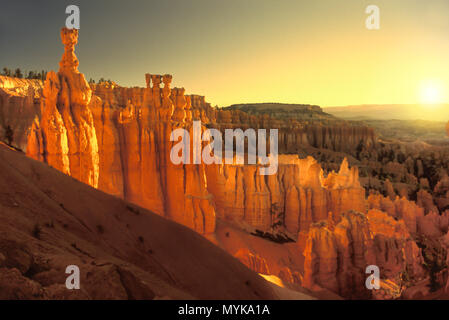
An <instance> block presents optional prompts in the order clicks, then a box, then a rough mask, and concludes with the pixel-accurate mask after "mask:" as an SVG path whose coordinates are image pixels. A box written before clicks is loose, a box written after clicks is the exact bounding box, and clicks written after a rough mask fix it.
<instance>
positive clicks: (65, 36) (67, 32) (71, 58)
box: [59, 28, 79, 72]
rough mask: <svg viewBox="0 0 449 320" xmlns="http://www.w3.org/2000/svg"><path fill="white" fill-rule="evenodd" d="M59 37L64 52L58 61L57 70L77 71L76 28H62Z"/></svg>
mask: <svg viewBox="0 0 449 320" xmlns="http://www.w3.org/2000/svg"><path fill="white" fill-rule="evenodd" d="M61 39H62V43H63V44H64V54H63V55H62V60H61V62H59V67H60V69H59V71H60V72H64V71H72V72H78V65H79V61H78V58H77V57H76V55H75V46H76V44H77V43H78V30H77V29H67V28H62V29H61Z"/></svg>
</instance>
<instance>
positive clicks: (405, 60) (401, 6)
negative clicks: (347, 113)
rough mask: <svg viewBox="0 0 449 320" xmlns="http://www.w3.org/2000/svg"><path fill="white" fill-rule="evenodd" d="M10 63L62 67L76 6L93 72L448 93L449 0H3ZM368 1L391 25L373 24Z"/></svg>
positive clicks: (336, 101) (378, 92)
mask: <svg viewBox="0 0 449 320" xmlns="http://www.w3.org/2000/svg"><path fill="white" fill-rule="evenodd" d="M0 3H1V5H0V8H1V9H0V48H1V49H0V68H3V66H7V67H9V68H11V69H12V68H16V67H20V68H21V69H22V70H41V69H45V70H57V69H58V68H59V66H58V63H59V61H60V59H61V55H62V53H63V46H62V44H61V41H60V35H59V32H60V28H61V27H63V26H64V25H65V20H66V17H67V14H66V13H65V8H66V6H68V5H70V4H75V5H78V6H79V8H80V12H81V25H80V39H79V44H78V46H77V48H76V54H77V56H78V58H79V60H80V67H79V70H80V71H81V72H83V73H84V74H85V76H86V78H87V79H90V78H93V79H97V80H98V79H99V78H101V77H103V78H105V79H111V80H113V81H115V82H116V83H118V84H119V85H122V86H141V87H143V86H144V85H145V77H144V74H145V73H152V74H165V73H170V74H173V75H174V80H173V85H174V86H178V87H185V88H186V91H187V92H188V93H195V94H200V95H205V96H206V100H207V101H209V102H210V103H211V104H212V105H218V106H228V105H231V104H236V103H256V102H283V103H305V104H316V105H320V106H323V107H326V106H343V105H358V104H413V103H427V102H428V103H430V102H449V1H447V0H426V1H423V0H394V1H392V0H370V1H365V0H345V1H335V0H307V1H306V0H226V1H224V0H164V1H149V0H128V1H116V0H107V1H104V0H95V1H84V0H80V1H66V0H58V1H54V0H39V1H36V0H15V1H7V0H0ZM368 5H377V6H378V7H379V8H380V30H368V29H367V28H366V27H365V20H366V19H367V17H368V14H366V13H365V9H366V7H367V6H368Z"/></svg>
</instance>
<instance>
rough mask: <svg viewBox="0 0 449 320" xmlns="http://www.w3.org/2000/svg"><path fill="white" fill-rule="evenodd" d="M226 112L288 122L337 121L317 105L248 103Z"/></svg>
mask: <svg viewBox="0 0 449 320" xmlns="http://www.w3.org/2000/svg"><path fill="white" fill-rule="evenodd" d="M224 109H225V110H240V111H243V112H246V113H248V114H251V115H263V114H267V115H269V116H271V117H273V118H276V119H281V120H286V119H295V120H309V121H310V120H336V117H335V116H333V115H331V114H329V113H326V112H324V111H323V109H322V108H321V107H319V106H316V105H309V104H287V103H247V104H234V105H231V106H229V107H227V108H224Z"/></svg>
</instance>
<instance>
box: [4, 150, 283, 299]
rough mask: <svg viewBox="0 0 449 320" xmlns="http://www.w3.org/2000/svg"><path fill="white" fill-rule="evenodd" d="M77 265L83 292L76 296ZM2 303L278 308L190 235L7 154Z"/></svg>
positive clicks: (245, 272) (260, 287)
mask: <svg viewBox="0 0 449 320" xmlns="http://www.w3.org/2000/svg"><path fill="white" fill-rule="evenodd" d="M68 265H77V266H79V268H80V271H81V290H72V291H71V290H67V289H66V287H65V281H66V277H67V276H68V275H66V274H65V269H66V267H67V266H68ZM0 288H1V290H0V299H14V298H19V299H45V298H53V299H76V298H80V299H153V298H175V299H184V298H186V299H189V298H200V299H275V298H277V297H278V295H276V294H275V293H274V291H273V289H272V288H271V285H270V284H268V282H266V281H265V280H263V279H262V278H261V277H260V276H259V275H257V274H256V273H254V272H252V271H250V270H249V269H247V268H246V267H245V266H244V265H243V264H241V263H240V262H238V261H237V259H235V258H233V257H231V256H230V255H229V254H227V253H226V252H225V251H223V250H222V249H219V248H217V247H216V246H214V245H213V244H212V243H210V242H209V241H208V240H206V239H204V238H203V237H202V236H200V235H199V234H197V233H195V232H193V231H191V230H190V229H188V228H186V227H183V226H181V225H178V224H176V223H173V222H171V221H168V220H166V219H164V218H161V217H159V216H157V215H156V214H153V213H151V212H149V211H147V210H144V209H141V208H138V207H135V206H132V205H129V204H128V203H126V202H125V201H123V200H120V199H118V198H115V197H112V196H109V195H107V194H104V193H102V192H100V191H98V190H95V189H93V188H91V187H89V186H87V185H84V184H82V183H80V182H78V181H76V180H74V179H73V178H71V177H68V176H66V175H64V174H62V173H60V172H58V171H57V170H54V169H52V168H50V167H48V166H47V165H46V164H44V163H41V162H38V161H34V160H32V159H29V158H27V157H26V156H25V155H23V154H21V153H19V152H16V151H14V150H11V149H9V148H8V147H6V146H5V145H3V144H1V145H0Z"/></svg>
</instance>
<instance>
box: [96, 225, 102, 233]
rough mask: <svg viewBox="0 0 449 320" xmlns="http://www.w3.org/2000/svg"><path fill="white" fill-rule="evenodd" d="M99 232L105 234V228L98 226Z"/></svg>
mask: <svg viewBox="0 0 449 320" xmlns="http://www.w3.org/2000/svg"><path fill="white" fill-rule="evenodd" d="M97 231H98V233H99V234H103V233H104V228H103V226H102V225H101V224H98V225H97Z"/></svg>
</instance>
